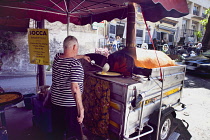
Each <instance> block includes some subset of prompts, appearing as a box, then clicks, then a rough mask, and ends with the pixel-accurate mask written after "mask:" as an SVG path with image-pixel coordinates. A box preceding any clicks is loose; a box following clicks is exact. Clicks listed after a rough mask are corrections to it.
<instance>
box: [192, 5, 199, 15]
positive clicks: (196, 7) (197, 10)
mask: <svg viewBox="0 0 210 140" xmlns="http://www.w3.org/2000/svg"><path fill="white" fill-rule="evenodd" d="M193 15H196V16H198V15H199V8H198V6H196V5H195V6H194V7H193Z"/></svg>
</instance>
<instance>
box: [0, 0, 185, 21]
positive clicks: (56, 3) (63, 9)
mask: <svg viewBox="0 0 210 140" xmlns="http://www.w3.org/2000/svg"><path fill="white" fill-rule="evenodd" d="M127 2H136V3H137V4H139V5H140V6H141V10H142V12H143V14H144V16H145V20H147V21H152V22H156V21H158V20H160V19H162V18H163V17H167V16H170V17H180V16H184V15H187V14H188V8H187V2H186V0H0V17H5V16H9V17H15V18H17V19H29V18H31V19H34V20H36V21H41V20H43V19H46V20H48V21H49V22H55V21H60V22H62V23H64V24H66V23H67V15H68V14H67V13H69V15H70V22H71V23H74V24H76V25H86V24H90V23H93V22H101V21H102V20H107V21H110V20H112V19H114V18H118V19H124V18H126V17H127Z"/></svg>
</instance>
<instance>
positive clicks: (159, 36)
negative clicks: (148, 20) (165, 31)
mask: <svg viewBox="0 0 210 140" xmlns="http://www.w3.org/2000/svg"><path fill="white" fill-rule="evenodd" d="M157 40H161V33H160V32H157Z"/></svg>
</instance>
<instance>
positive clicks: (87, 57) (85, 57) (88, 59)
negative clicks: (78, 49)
mask: <svg viewBox="0 0 210 140" xmlns="http://www.w3.org/2000/svg"><path fill="white" fill-rule="evenodd" d="M83 58H84V59H85V60H86V61H88V62H90V61H91V60H90V57H89V56H86V55H84V57H83Z"/></svg>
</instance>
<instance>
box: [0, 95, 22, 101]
mask: <svg viewBox="0 0 210 140" xmlns="http://www.w3.org/2000/svg"><path fill="white" fill-rule="evenodd" d="M19 97H20V95H17V94H3V95H0V103H5V102H9V101H12V100H15V99H17V98H19Z"/></svg>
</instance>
